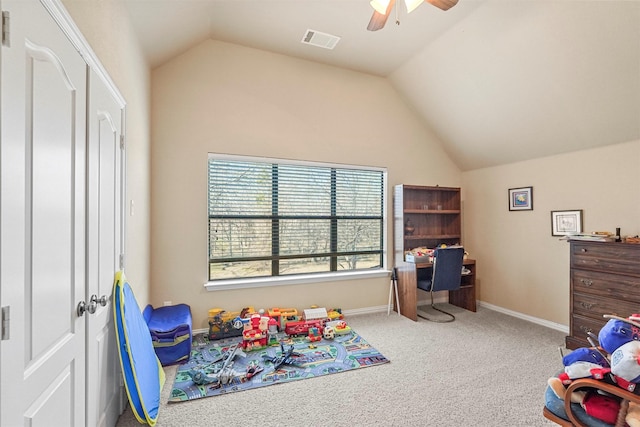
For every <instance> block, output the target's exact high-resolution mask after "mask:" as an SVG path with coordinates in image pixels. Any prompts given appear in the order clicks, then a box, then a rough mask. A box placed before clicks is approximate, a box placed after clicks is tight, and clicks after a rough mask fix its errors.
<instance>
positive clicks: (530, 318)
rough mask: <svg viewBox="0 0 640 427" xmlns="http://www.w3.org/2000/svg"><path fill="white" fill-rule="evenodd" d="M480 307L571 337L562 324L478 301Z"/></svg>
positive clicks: (567, 328)
mask: <svg viewBox="0 0 640 427" xmlns="http://www.w3.org/2000/svg"><path fill="white" fill-rule="evenodd" d="M477 303H478V305H479V306H480V307H484V308H487V309H489V310H493V311H498V312H500V313H504V314H508V315H509V316H513V317H517V318H518V319H523V320H527V321H529V322H532V323H536V324H538V325H541V326H545V327H547V328H551V329H555V330H556V331H560V332H563V333H565V334H567V335H569V326H567V325H561V324H560V323H554V322H549V321H548V320H544V319H540V318H538V317H533V316H529V315H527V314H523V313H519V312H517V311H512V310H508V309H506V308H503V307H499V306H497V305H493V304H489V303H487V302H482V301H478V302H477Z"/></svg>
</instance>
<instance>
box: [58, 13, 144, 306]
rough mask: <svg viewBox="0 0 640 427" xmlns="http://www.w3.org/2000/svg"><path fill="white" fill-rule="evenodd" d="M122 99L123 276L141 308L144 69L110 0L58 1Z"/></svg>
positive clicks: (124, 22) (128, 30)
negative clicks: (124, 173) (132, 206)
mask: <svg viewBox="0 0 640 427" xmlns="http://www.w3.org/2000/svg"><path fill="white" fill-rule="evenodd" d="M62 2H63V4H64V6H65V8H66V9H67V11H68V12H69V15H71V17H72V18H73V20H74V22H75V23H76V25H77V26H78V28H79V29H80V31H81V32H82V34H83V35H84V37H85V38H86V39H87V41H88V42H89V44H90V45H91V48H92V49H93V51H94V52H95V53H96V55H97V56H98V58H99V59H100V61H101V62H102V64H103V65H104V67H105V69H106V70H107V72H108V73H109V75H110V76H111V78H112V79H113V81H114V83H115V85H116V86H117V87H118V89H119V90H120V93H121V94H122V96H123V97H124V98H125V101H126V103H127V105H126V114H127V115H126V134H127V190H126V191H127V205H129V203H130V202H129V201H130V200H133V201H134V203H135V212H134V215H133V216H131V215H129V210H128V209H127V217H126V221H127V238H126V243H125V245H126V269H125V271H126V274H127V277H128V279H129V281H130V284H131V287H132V289H133V290H134V292H135V294H136V298H137V300H138V303H139V304H140V305H141V306H142V307H144V305H146V304H147V302H148V301H149V283H150V282H149V259H150V254H149V193H150V190H149V140H150V139H149V138H150V137H149V134H150V131H149V126H150V125H149V121H150V112H149V99H150V96H149V78H150V77H149V69H148V66H147V64H146V62H145V60H144V56H143V54H142V51H141V49H140V47H139V44H138V42H137V39H136V37H135V34H134V32H133V29H132V27H131V25H130V22H129V16H128V14H127V12H126V10H125V9H124V6H123V5H122V3H121V2H119V1H115V0H63V1H62Z"/></svg>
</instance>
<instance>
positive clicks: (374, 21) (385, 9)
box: [367, 0, 458, 31]
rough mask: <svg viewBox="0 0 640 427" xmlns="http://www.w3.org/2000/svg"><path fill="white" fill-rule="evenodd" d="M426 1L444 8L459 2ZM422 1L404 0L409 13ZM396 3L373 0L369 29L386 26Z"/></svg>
mask: <svg viewBox="0 0 640 427" xmlns="http://www.w3.org/2000/svg"><path fill="white" fill-rule="evenodd" d="M424 1H426V2H427V3H430V4H432V5H434V6H435V7H437V8H440V9H442V10H449V9H450V8H452V7H453V6H455V5H456V4H457V3H458V0H424ZM422 2H423V0H404V3H405V5H406V6H407V13H411V12H412V11H413V10H414V9H415V8H416V7H418V6H420V5H421V4H422ZM395 3H396V0H371V6H372V7H373V9H374V11H373V16H372V17H371V20H370V21H369V25H368V26H367V30H369V31H377V30H379V29H381V28H382V27H384V24H386V23H387V18H389V13H391V9H393V5H394V4H395Z"/></svg>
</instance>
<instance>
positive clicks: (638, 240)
mask: <svg viewBox="0 0 640 427" xmlns="http://www.w3.org/2000/svg"><path fill="white" fill-rule="evenodd" d="M625 242H627V243H640V237H627V238H626V239H625Z"/></svg>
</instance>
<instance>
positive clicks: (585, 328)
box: [580, 326, 592, 334]
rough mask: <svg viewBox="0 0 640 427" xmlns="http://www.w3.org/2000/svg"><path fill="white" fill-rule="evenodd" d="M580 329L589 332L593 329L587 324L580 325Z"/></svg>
mask: <svg viewBox="0 0 640 427" xmlns="http://www.w3.org/2000/svg"><path fill="white" fill-rule="evenodd" d="M580 330H582V331H584V332H586V333H587V334H588V333H590V332H591V331H592V330H591V328H587V327H586V326H580Z"/></svg>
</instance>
